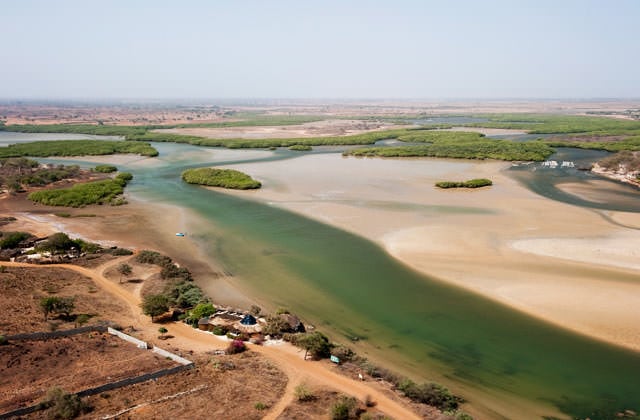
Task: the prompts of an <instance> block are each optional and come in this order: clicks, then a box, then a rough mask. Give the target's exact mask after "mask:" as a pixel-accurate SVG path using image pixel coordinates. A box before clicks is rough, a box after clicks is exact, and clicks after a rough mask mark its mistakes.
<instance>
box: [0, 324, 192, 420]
mask: <svg viewBox="0 0 640 420" xmlns="http://www.w3.org/2000/svg"><path fill="white" fill-rule="evenodd" d="M93 331H97V332H103V333H104V332H108V333H109V334H112V335H115V336H117V337H119V338H121V339H123V340H126V341H128V342H130V343H133V344H135V345H136V346H137V347H138V348H140V349H145V350H146V349H148V345H147V343H146V342H144V341H142V340H139V339H137V338H135V337H131V336H130V335H127V334H125V333H123V332H120V331H118V330H114V329H113V328H110V327H109V328H108V327H104V326H87V327H80V328H74V329H71V330H64V331H52V332H37V333H30V334H15V335H12V336H7V339H8V340H14V341H22V340H48V339H53V338H60V337H70V336H73V335H77V334H83V333H87V332H93ZM152 351H153V352H154V353H157V354H159V355H160V356H163V357H167V358H169V359H171V360H173V361H174V362H177V363H179V364H180V366H174V367H171V368H167V369H161V370H159V371H156V372H152V373H145V374H142V375H139V376H134V377H131V378H125V379H121V380H119V381H114V382H109V383H106V384H102V385H100V386H97V387H94V388H88V389H84V390H82V391H79V392H76V393H75V394H76V395H77V396H78V397H88V396H90V395H96V394H100V393H102V392H106V391H111V390H114V389H118V388H122V387H125V386H129V385H134V384H139V383H141V382H146V381H151V380H154V379H158V378H161V377H163V376H167V375H173V374H175V373H178V372H182V371H183V370H186V369H191V368H193V362H192V361H190V360H187V359H185V358H183V357H180V356H178V355H177V354H174V353H171V352H168V351H166V350H163V349H161V348H158V347H154V348H153V350H152ZM45 408H47V407H46V406H45V405H43V404H41V403H38V404H34V405H31V406H29V407H22V408H18V409H15V410H12V411H8V412H6V413H2V414H0V420H2V419H9V418H11V417H18V416H25V415H27V414H30V413H34V412H36V411H39V410H43V409H45Z"/></svg>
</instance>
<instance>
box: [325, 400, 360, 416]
mask: <svg viewBox="0 0 640 420" xmlns="http://www.w3.org/2000/svg"><path fill="white" fill-rule="evenodd" d="M357 408H358V402H357V401H356V399H355V398H353V397H346V396H342V397H340V399H339V400H338V402H336V403H335V404H334V405H333V406H332V407H331V418H332V419H333V420H349V419H351V418H357V413H356V410H357Z"/></svg>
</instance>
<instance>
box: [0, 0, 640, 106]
mask: <svg viewBox="0 0 640 420" xmlns="http://www.w3.org/2000/svg"><path fill="white" fill-rule="evenodd" d="M1 6H2V7H1V8H0V57H2V58H1V59H0V98H3V99H20V98H25V99H73V98H76V99H111V98H149V99H152V98H158V99H170V98H176V99H178V98H194V99H195V98H201V99H208V98H319V99H322V98H398V99H401V98H406V99H458V98H459V99H463V98H487V99H490V98H510V99H512V98H571V99H580V98H639V97H640V24H638V22H640V0H600V1H590V0H582V1H574V0H562V1H559V0H553V1H550V0H536V1H527V0H520V1H507V0H504V1H498V0H485V1H482V0H446V1H445V0H439V1H430V0H423V1H418V0H416V1H410V0H388V1H375V0H366V1H365V0H352V1H348V0H341V1H339V0H322V1H320V0H255V1H250V0H211V1H204V0H203V1H195V0H181V1H162V0H148V1H147V0H137V1H129V0H126V1H125V0H122V1H120V0H110V1H86V0H81V1H68V0H57V1H50V0H42V1H35V0H4V1H3V2H2V5H1Z"/></svg>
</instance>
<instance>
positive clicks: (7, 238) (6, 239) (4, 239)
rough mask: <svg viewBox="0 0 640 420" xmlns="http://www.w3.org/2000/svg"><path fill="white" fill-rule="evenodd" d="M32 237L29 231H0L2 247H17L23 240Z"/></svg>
mask: <svg viewBox="0 0 640 420" xmlns="http://www.w3.org/2000/svg"><path fill="white" fill-rule="evenodd" d="M31 237H32V235H31V234H30V233H27V232H0V249H13V248H17V247H18V246H19V245H20V243H21V242H22V241H24V240H25V239H29V238H31Z"/></svg>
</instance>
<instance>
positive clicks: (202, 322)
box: [198, 316, 209, 331]
mask: <svg viewBox="0 0 640 420" xmlns="http://www.w3.org/2000/svg"><path fill="white" fill-rule="evenodd" d="M198 329H200V330H203V331H208V330H209V317H208V316H205V317H204V318H200V319H199V320H198Z"/></svg>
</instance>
